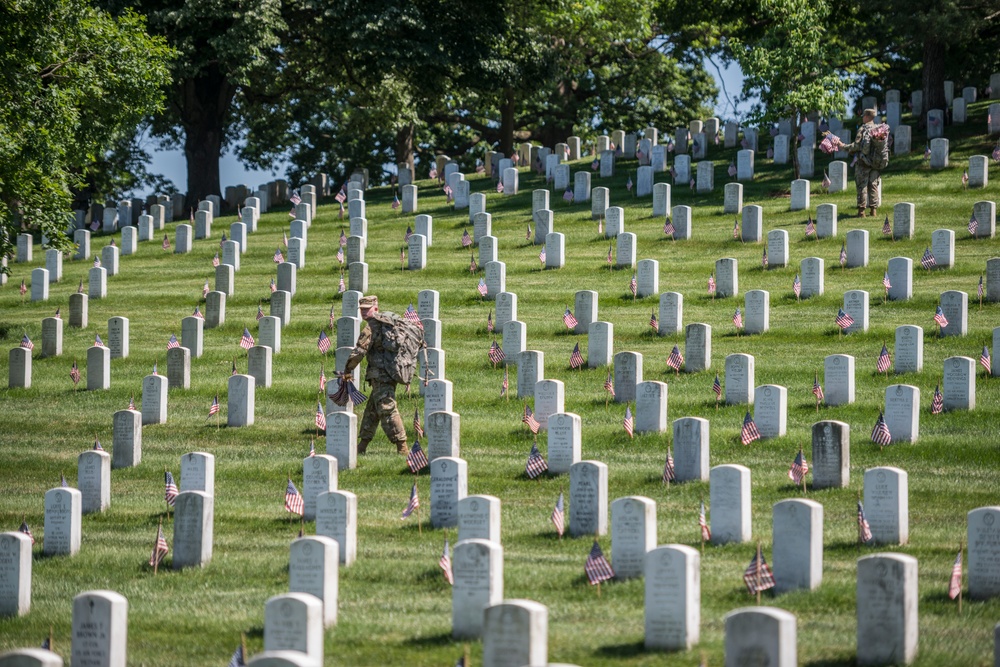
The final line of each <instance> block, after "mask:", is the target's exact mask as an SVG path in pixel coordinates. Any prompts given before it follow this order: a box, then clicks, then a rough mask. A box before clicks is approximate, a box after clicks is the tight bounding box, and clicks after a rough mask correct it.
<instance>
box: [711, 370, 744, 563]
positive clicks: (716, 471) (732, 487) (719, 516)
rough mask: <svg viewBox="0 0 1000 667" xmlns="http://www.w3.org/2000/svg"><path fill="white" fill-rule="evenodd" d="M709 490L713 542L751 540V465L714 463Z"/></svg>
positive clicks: (727, 542) (725, 542)
mask: <svg viewBox="0 0 1000 667" xmlns="http://www.w3.org/2000/svg"><path fill="white" fill-rule="evenodd" d="M726 384H727V385H728V384H729V383H728V381H727V382H726ZM709 494H710V502H711V517H712V520H711V526H712V544H729V543H731V542H737V543H739V542H747V541H749V540H750V537H751V530H750V469H749V468H746V467H744V466H741V465H721V466H715V467H714V468H712V469H711V471H710V472H709Z"/></svg>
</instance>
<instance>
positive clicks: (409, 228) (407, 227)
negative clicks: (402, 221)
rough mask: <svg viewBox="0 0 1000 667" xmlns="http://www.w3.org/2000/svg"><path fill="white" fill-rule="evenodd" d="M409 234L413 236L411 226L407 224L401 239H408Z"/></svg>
mask: <svg viewBox="0 0 1000 667" xmlns="http://www.w3.org/2000/svg"><path fill="white" fill-rule="evenodd" d="M411 236H413V228H412V227H410V226H409V225H407V226H406V233H405V234H403V241H404V242H406V241H409V240H410V237H411Z"/></svg>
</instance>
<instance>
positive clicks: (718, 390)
mask: <svg viewBox="0 0 1000 667" xmlns="http://www.w3.org/2000/svg"><path fill="white" fill-rule="evenodd" d="M712 392H714V393H715V400H719V399H720V398H722V383H721V382H719V374H718V373H716V374H715V380H713V381H712Z"/></svg>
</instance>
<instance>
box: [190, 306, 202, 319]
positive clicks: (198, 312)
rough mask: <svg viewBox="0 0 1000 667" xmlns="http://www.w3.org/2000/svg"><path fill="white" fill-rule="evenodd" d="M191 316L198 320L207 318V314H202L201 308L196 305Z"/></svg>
mask: <svg viewBox="0 0 1000 667" xmlns="http://www.w3.org/2000/svg"><path fill="white" fill-rule="evenodd" d="M191 317H193V318H195V319H196V320H203V319H205V316H204V315H202V314H201V308H200V307H198V306H195V307H194V312H193V313H191Z"/></svg>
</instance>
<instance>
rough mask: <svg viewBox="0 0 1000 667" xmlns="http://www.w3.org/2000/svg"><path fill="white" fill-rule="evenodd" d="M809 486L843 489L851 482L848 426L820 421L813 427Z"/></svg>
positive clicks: (830, 421)
mask: <svg viewBox="0 0 1000 667" xmlns="http://www.w3.org/2000/svg"><path fill="white" fill-rule="evenodd" d="M811 472H812V486H813V488H814V489H840V488H846V487H847V486H848V485H849V484H850V482H851V427H850V425H849V424H846V423H844V422H839V421H833V420H828V421H819V422H816V423H815V424H813V427H812V470H811Z"/></svg>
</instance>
